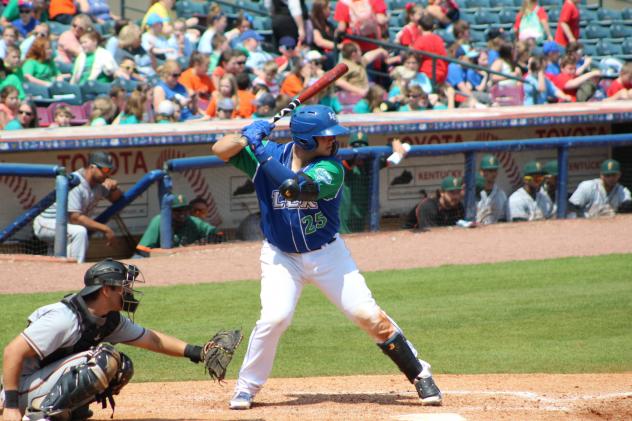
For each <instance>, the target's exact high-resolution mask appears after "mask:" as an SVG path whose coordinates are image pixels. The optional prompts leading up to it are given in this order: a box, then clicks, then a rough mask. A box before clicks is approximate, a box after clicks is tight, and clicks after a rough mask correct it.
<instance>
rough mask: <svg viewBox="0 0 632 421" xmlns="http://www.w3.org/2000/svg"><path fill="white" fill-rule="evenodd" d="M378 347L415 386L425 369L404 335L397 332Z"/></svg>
mask: <svg viewBox="0 0 632 421" xmlns="http://www.w3.org/2000/svg"><path fill="white" fill-rule="evenodd" d="M377 345H378V346H379V347H380V348H381V349H382V351H383V352H384V353H385V354H386V355H388V356H389V358H390V359H391V360H393V362H394V363H395V364H396V365H397V367H399V369H400V370H401V372H402V373H404V374H405V375H406V377H407V378H408V380H409V381H410V382H411V383H413V384H414V382H415V379H416V378H417V376H418V375H419V373H421V370H422V369H423V367H422V366H421V363H420V362H419V360H418V359H417V356H416V355H415V353H414V352H413V350H412V349H411V347H410V345H408V341H407V340H406V338H405V337H404V335H403V334H402V333H401V332H397V333H396V334H395V335H393V336H392V337H391V338H390V339H389V340H388V341H386V342H384V343H381V344H377Z"/></svg>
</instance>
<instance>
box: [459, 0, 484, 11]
mask: <svg viewBox="0 0 632 421" xmlns="http://www.w3.org/2000/svg"><path fill="white" fill-rule="evenodd" d="M489 7H490V1H489V0H467V1H466V2H465V5H464V6H463V8H464V9H479V10H480V9H488V8H489Z"/></svg>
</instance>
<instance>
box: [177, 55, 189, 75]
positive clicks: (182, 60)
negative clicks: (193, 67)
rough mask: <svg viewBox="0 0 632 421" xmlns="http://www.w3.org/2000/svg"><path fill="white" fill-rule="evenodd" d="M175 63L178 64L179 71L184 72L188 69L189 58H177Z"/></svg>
mask: <svg viewBox="0 0 632 421" xmlns="http://www.w3.org/2000/svg"><path fill="white" fill-rule="evenodd" d="M176 61H177V62H178V65H179V66H180V70H181V71H183V72H184V71H185V70H186V69H188V68H189V57H178V58H177V59H176Z"/></svg>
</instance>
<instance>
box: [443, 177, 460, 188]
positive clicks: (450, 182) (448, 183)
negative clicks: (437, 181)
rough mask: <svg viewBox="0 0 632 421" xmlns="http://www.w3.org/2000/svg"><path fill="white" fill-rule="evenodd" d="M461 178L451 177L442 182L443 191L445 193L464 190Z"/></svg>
mask: <svg viewBox="0 0 632 421" xmlns="http://www.w3.org/2000/svg"><path fill="white" fill-rule="evenodd" d="M462 184H463V183H462V182H461V177H453V176H451V175H449V176H447V177H445V178H444V179H443V180H441V190H443V191H455V190H461V188H462Z"/></svg>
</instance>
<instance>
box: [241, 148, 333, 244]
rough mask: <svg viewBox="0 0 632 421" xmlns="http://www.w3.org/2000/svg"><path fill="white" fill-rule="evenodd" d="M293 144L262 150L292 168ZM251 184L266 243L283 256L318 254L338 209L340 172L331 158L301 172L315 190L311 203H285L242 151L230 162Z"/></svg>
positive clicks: (246, 150)
mask: <svg viewBox="0 0 632 421" xmlns="http://www.w3.org/2000/svg"><path fill="white" fill-rule="evenodd" d="M293 145H294V144H293V143H287V144H278V143H275V142H272V141H269V142H267V143H266V144H265V150H266V152H268V154H269V155H270V156H271V157H272V158H273V159H276V160H277V161H279V162H280V163H281V164H282V165H284V166H286V167H287V168H290V169H291V168H292V147H293ZM229 162H230V163H231V164H232V165H234V166H235V167H237V168H239V169H240V170H242V171H243V172H245V173H246V174H247V175H248V176H249V177H250V178H251V179H252V181H253V183H254V185H255V190H256V192H257V199H258V200H259V208H260V209H261V230H262V231H263V234H264V236H265V238H266V240H268V242H269V243H270V244H272V245H274V246H276V247H278V248H279V249H281V250H282V251H284V252H287V253H306V252H309V251H313V250H318V249H319V248H321V247H322V246H323V245H324V244H327V243H328V242H330V241H332V240H333V238H334V236H335V235H336V234H337V233H338V229H339V226H340V219H339V217H338V207H339V205H340V196H341V188H342V182H343V180H344V169H343V167H342V163H341V162H340V161H339V160H338V159H336V158H331V157H321V158H317V159H316V160H314V161H312V162H310V163H309V164H308V165H307V166H305V167H304V168H302V171H303V172H304V173H305V174H307V175H308V176H309V177H310V178H311V179H312V180H314V182H315V183H317V184H318V186H319V189H320V190H319V191H320V193H319V195H318V199H317V201H315V202H305V201H289V200H286V199H285V198H284V197H283V196H282V195H281V194H280V193H279V186H277V185H275V184H274V182H273V181H272V180H271V179H270V178H269V177H267V176H266V174H265V173H263V172H262V171H259V162H258V161H257V160H256V158H255V157H254V155H253V153H252V151H251V150H250V148H248V147H246V148H244V149H243V150H242V151H241V152H239V153H238V154H237V155H235V156H233V157H232V158H231V159H230V161H229Z"/></svg>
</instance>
